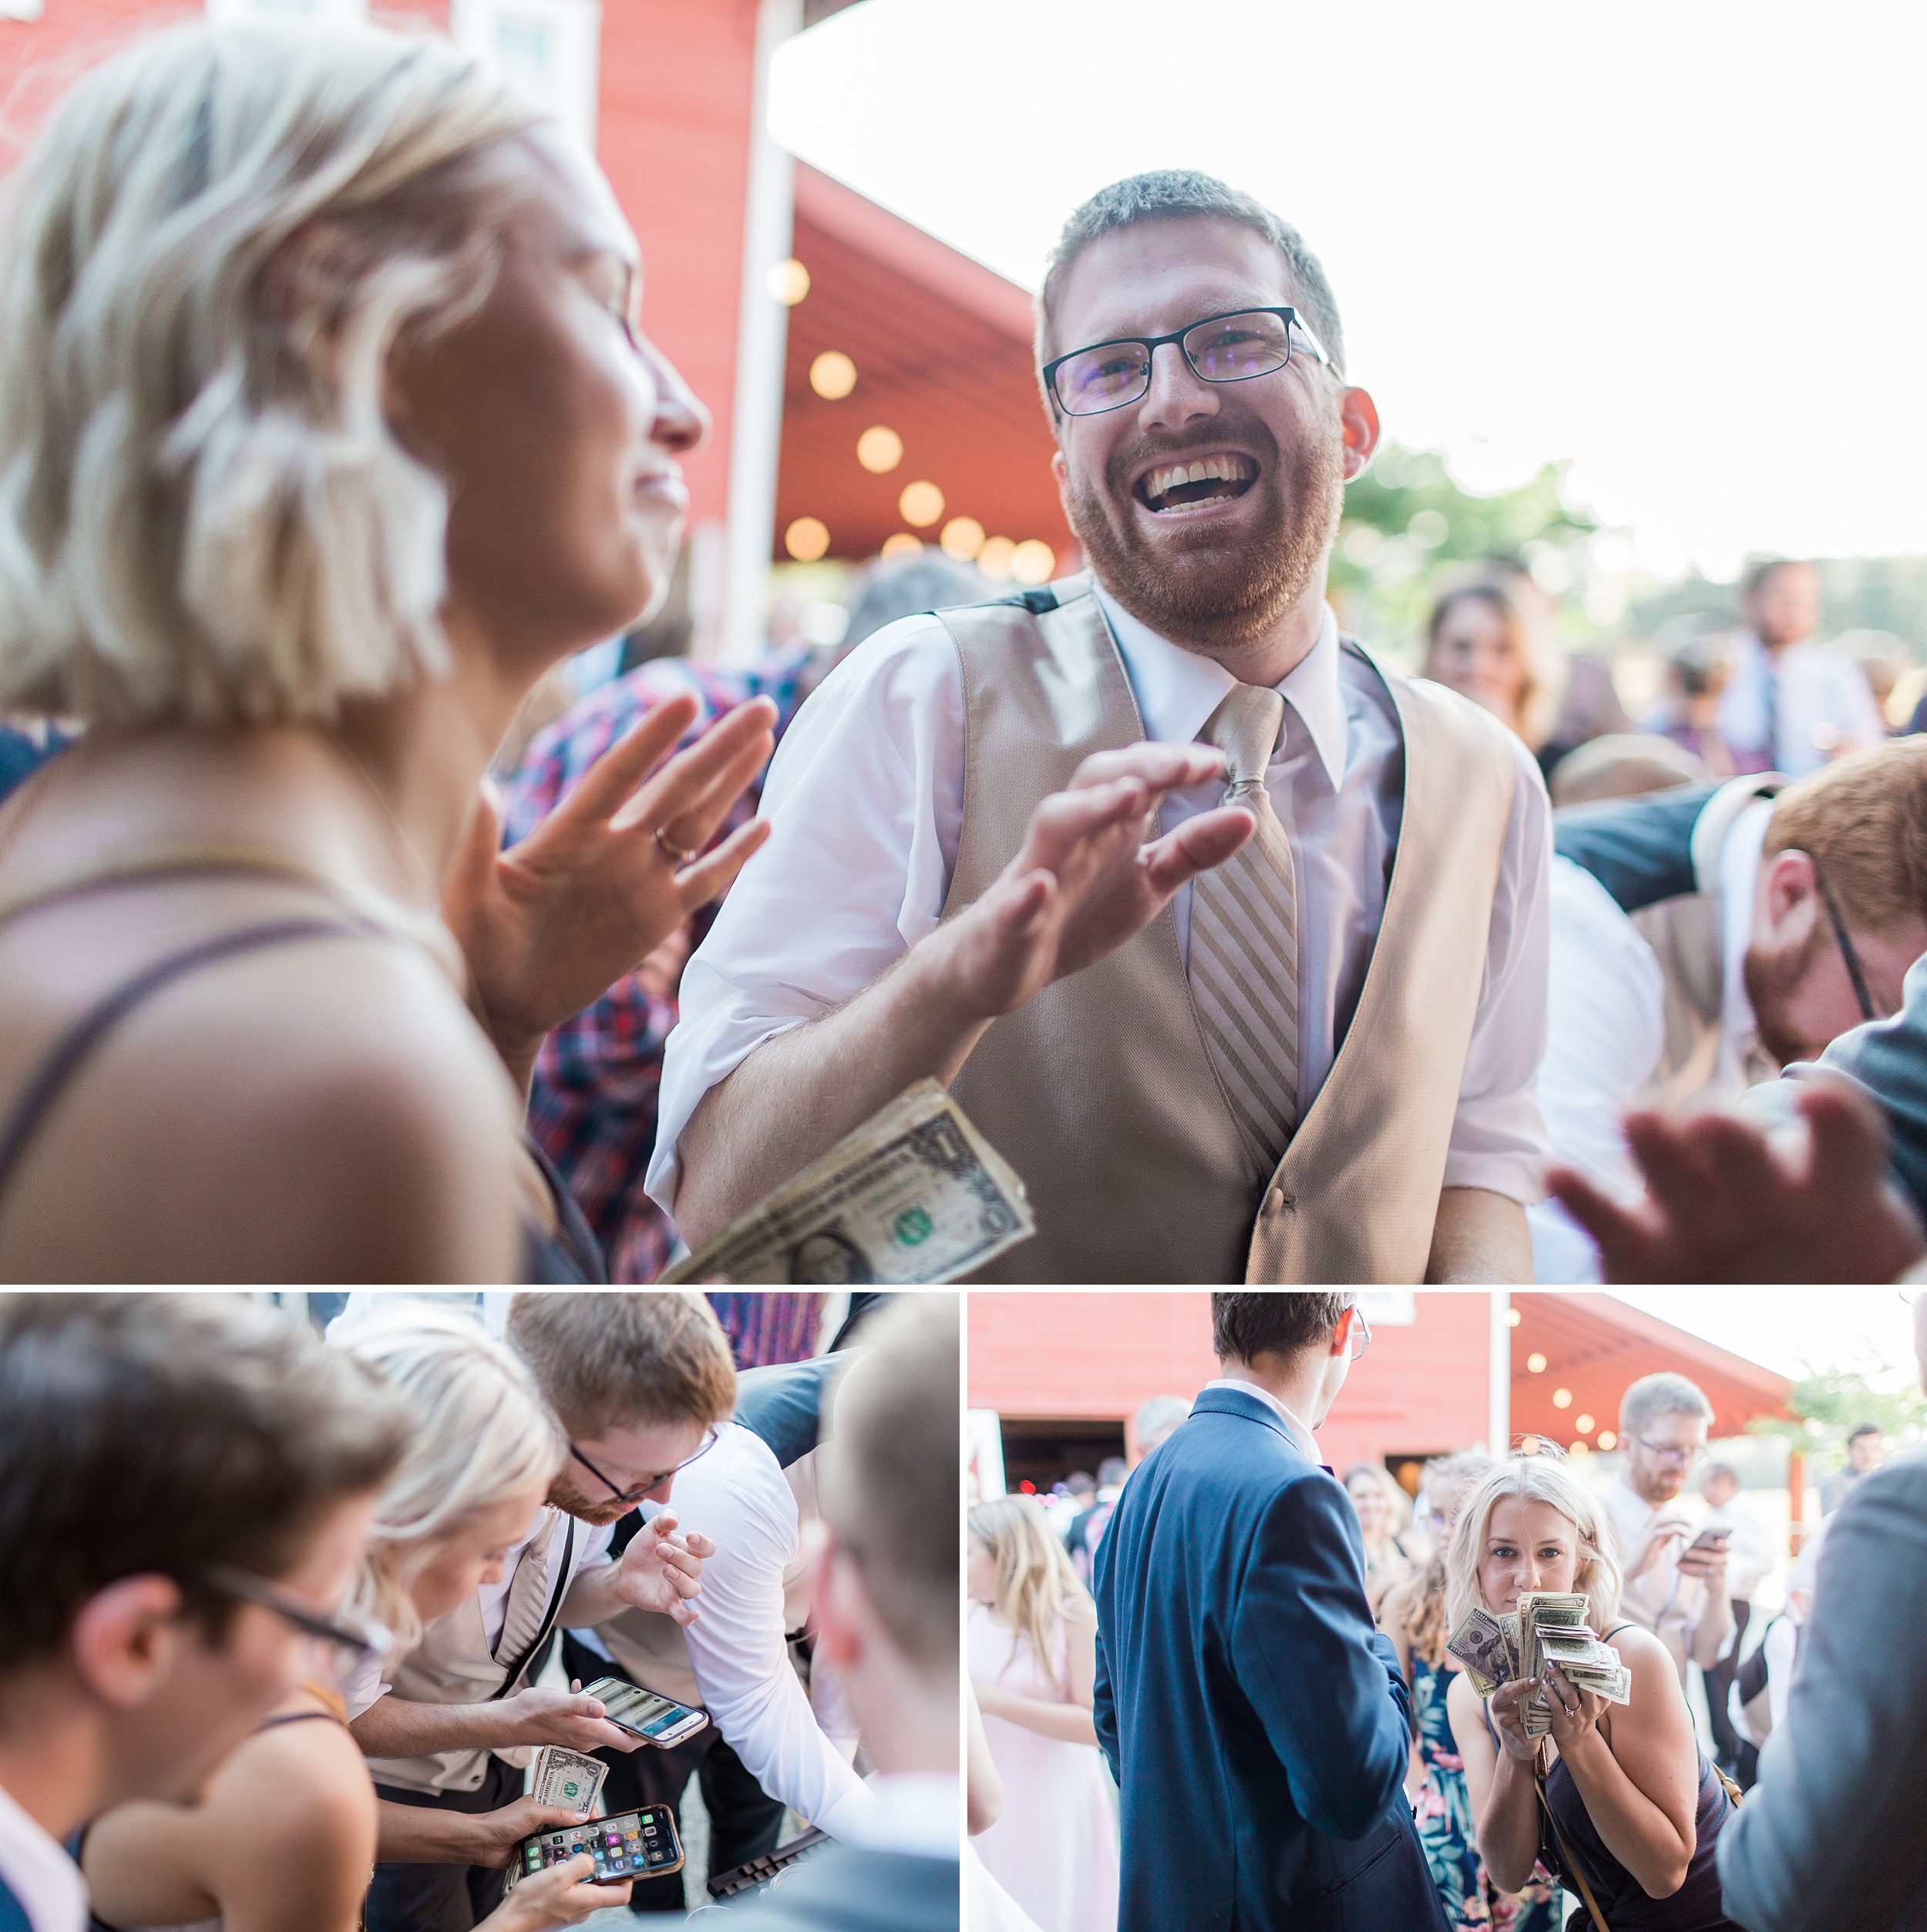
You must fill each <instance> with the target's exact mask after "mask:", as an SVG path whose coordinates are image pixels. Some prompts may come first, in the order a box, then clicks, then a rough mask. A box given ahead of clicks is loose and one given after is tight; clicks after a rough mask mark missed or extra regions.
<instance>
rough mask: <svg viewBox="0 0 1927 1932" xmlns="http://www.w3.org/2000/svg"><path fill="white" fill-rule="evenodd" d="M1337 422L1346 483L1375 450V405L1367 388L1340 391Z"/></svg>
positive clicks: (1376, 435) (1376, 445)
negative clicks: (1341, 442)
mask: <svg viewBox="0 0 1927 1932" xmlns="http://www.w3.org/2000/svg"><path fill="white" fill-rule="evenodd" d="M1338 420H1339V422H1340V425H1341V426H1342V427H1343V428H1344V435H1345V481H1346V482H1348V483H1349V482H1350V481H1351V479H1353V478H1354V476H1357V475H1360V474H1362V473H1363V472H1364V467H1365V465H1367V463H1368V462H1370V461H1371V459H1372V452H1373V451H1374V450H1375V449H1377V447H1378V438H1379V428H1378V405H1377V403H1375V402H1373V401H1372V399H1371V391H1370V390H1368V389H1352V388H1347V389H1344V390H1342V391H1340V394H1339V398H1338Z"/></svg>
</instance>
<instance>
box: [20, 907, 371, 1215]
mask: <svg viewBox="0 0 1927 1932" xmlns="http://www.w3.org/2000/svg"><path fill="white" fill-rule="evenodd" d="M392 938H394V935H393V934H392V933H391V932H388V930H387V929H385V928H384V927H382V926H376V925H374V924H373V923H372V922H369V921H368V920H365V919H355V918H351V917H348V916H345V915H342V916H335V917H332V918H321V917H312V916H311V917H308V918H304V919H274V920H272V921H270V922H267V923H266V924H264V925H261V926H243V927H241V928H240V929H239V930H238V931H236V932H218V933H216V934H215V935H214V937H213V938H211V939H197V940H196V941H195V942H194V943H193V945H192V946H183V947H182V948H181V949H180V950H179V951H178V952H176V953H168V954H166V956H164V957H163V958H161V959H156V961H154V963H153V964H152V965H151V966H145V967H143V969H141V970H140V972H138V973H136V974H135V975H134V976H133V978H132V979H124V980H123V981H122V982H121V983H120V984H119V986H116V987H114V988H113V990H112V991H110V992H109V993H105V994H103V996H101V997H100V998H99V999H98V1000H96V1001H95V1002H94V1003H93V1004H92V1006H89V1008H88V1009H87V1010H86V1012H85V1013H82V1015H81V1016H80V1017H79V1019H78V1020H76V1021H75V1022H74V1023H73V1024H72V1026H69V1028H68V1029H67V1030H66V1032H65V1033H62V1035H61V1036H60V1037H59V1039H58V1040H55V1043H54V1044H53V1046H52V1048H51V1050H49V1052H48V1053H46V1054H45V1057H43V1058H42V1060H41V1062H40V1064H39V1066H38V1067H35V1069H34V1071H33V1074H32V1078H30V1079H29V1080H28V1082H27V1084H26V1086H25V1088H23V1089H22V1092H21V1094H20V1097H19V1098H18V1100H16V1101H15V1103H14V1108H13V1112H12V1114H11V1116H9V1117H8V1120H7V1122H6V1124H5V1127H4V1128H0V1195H4V1194H5V1191H6V1186H7V1183H8V1181H10V1180H11V1179H12V1177H13V1171H14V1169H15V1168H17V1167H18V1165H19V1164H20V1161H21V1159H22V1156H24V1155H25V1153H26V1151H27V1147H28V1145H29V1143H30V1142H31V1141H32V1138H33V1137H34V1135H35V1133H37V1132H38V1131H39V1128H40V1126H41V1124H42V1121H45V1118H46V1117H47V1114H49V1111H50V1110H52V1107H53V1105H54V1103H55V1101H56V1100H59V1097H60V1096H61V1094H62V1092H63V1091H64V1090H66V1087H68V1086H69V1084H71V1083H72V1080H73V1079H74V1077H75V1076H76V1074H79V1071H80V1069H81V1067H82V1066H83V1065H84V1064H85V1063H86V1061H87V1060H88V1059H89V1057H90V1056H91V1055H92V1053H93V1051H94V1050H95V1049H96V1047H99V1045H100V1044H101V1043H102V1042H103V1040H106V1037H107V1036H108V1034H109V1033H112V1032H113V1030H114V1028H115V1027H116V1026H119V1024H120V1023H121V1022H122V1021H123V1020H125V1019H126V1017H127V1016H128V1015H129V1013H132V1012H133V1010H135V1009H136V1007H137V1006H143V1005H144V1004H145V1003H146V1002H147V1001H148V1000H151V999H153V997H154V996H155V995H156V994H157V993H161V992H163V991H165V990H166V988H167V987H169V986H172V985H173V984H174V983H176V982H177V980H180V979H187V977H188V976H190V974H193V973H198V972H199V971H200V969H202V968H203V966H217V965H218V964H220V963H221V962H222V961H223V960H225V959H237V958H239V957H240V956H242V955H244V954H245V953H259V952H261V951H264V949H266V948H267V947H269V946H291V945H293V944H295V943H296V942H298V941H300V940H302V939H392Z"/></svg>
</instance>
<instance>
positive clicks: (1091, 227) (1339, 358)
mask: <svg viewBox="0 0 1927 1932" xmlns="http://www.w3.org/2000/svg"><path fill="white" fill-rule="evenodd" d="M1185 215H1206V216H1212V217H1216V218H1217V219H1218V220H1222V221H1233V222H1236V223H1237V224H1238V226H1239V227H1241V228H1249V230H1251V231H1252V232H1253V234H1259V235H1263V237H1264V238H1265V240H1267V241H1268V242H1270V244H1271V245H1272V246H1273V247H1274V248H1276V250H1278V252H1279V254H1281V255H1283V257H1284V258H1285V266H1286V267H1287V268H1288V269H1290V271H1291V281H1292V292H1293V294H1294V295H1295V296H1296V300H1297V306H1298V307H1300V308H1301V309H1303V311H1304V313H1305V320H1306V321H1307V322H1309V323H1310V324H1311V327H1312V331H1313V334H1316V335H1317V338H1318V339H1319V341H1320V342H1321V343H1323V344H1324V349H1325V353H1326V354H1327V355H1328V356H1330V358H1331V363H1332V368H1333V370H1334V371H1338V372H1341V373H1342V371H1344V366H1345V329H1344V324H1343V323H1342V322H1341V321H1340V320H1339V319H1338V298H1337V296H1335V295H1334V294H1333V293H1332V290H1331V283H1330V281H1329V280H1328V279H1327V276H1326V274H1325V269H1324V264H1323V263H1322V262H1320V260H1319V259H1318V257H1317V256H1316V255H1314V254H1313V253H1312V252H1311V250H1310V249H1309V248H1307V247H1306V246H1305V238H1304V237H1303V235H1301V234H1299V232H1298V230H1296V228H1294V227H1292V225H1291V223H1290V222H1288V221H1283V220H1280V219H1279V217H1277V216H1276V215H1275V214H1273V213H1272V212H1271V210H1270V209H1269V208H1267V207H1266V206H1265V204H1264V203H1263V202H1262V201H1259V200H1257V199H1256V197H1253V196H1251V195H1248V194H1246V193H1244V192H1243V190H1240V189H1238V188H1233V187H1228V186H1226V184H1225V183H1223V182H1222V181H1220V180H1219V179H1218V178H1217V176H1216V175H1210V174H1202V173H1199V171H1198V170H1196V169H1195V168H1156V169H1154V170H1152V172H1151V173H1148V174H1133V175H1130V176H1126V178H1125V180H1122V181H1113V182H1112V183H1111V185H1110V186H1108V188H1100V189H1098V191H1097V193H1095V194H1094V195H1093V196H1091V199H1090V200H1088V201H1087V202H1085V203H1084V205H1083V206H1082V207H1080V208H1077V209H1074V210H1072V211H1071V218H1070V219H1069V220H1068V221H1066V222H1065V223H1064V230H1063V233H1062V234H1060V235H1059V236H1058V240H1057V246H1056V247H1054V248H1053V249H1052V250H1051V254H1050V257H1049V259H1048V260H1047V261H1046V262H1045V264H1044V287H1043V289H1042V290H1041V292H1040V293H1039V294H1038V296H1037V366H1038V368H1042V367H1043V366H1044V364H1045V363H1046V362H1048V361H1050V359H1051V351H1052V345H1053V338H1052V336H1051V318H1052V314H1053V312H1054V310H1055V307H1056V305H1057V298H1058V289H1059V288H1060V287H1061V286H1062V284H1063V281H1064V276H1065V275H1066V274H1067V273H1068V271H1069V270H1070V267H1071V264H1072V263H1073V262H1074V261H1075V260H1077V258H1078V256H1080V255H1081V254H1083V253H1084V251H1085V249H1087V248H1088V247H1090V245H1091V243H1092V242H1094V241H1095V240H1097V239H1098V237H1099V236H1101V235H1108V234H1111V233H1112V232H1113V231H1114V230H1117V229H1119V228H1128V227H1133V226H1135V224H1136V223H1138V222H1140V221H1169V220H1177V219H1178V218H1179V217H1182V216H1185ZM1050 400H1051V399H1050V398H1049V397H1048V396H1047V397H1046V398H1044V401H1045V403H1046V404H1047V405H1048V403H1049V402H1050Z"/></svg>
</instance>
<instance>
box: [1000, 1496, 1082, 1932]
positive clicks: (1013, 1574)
mask: <svg viewBox="0 0 1927 1932" xmlns="http://www.w3.org/2000/svg"><path fill="white" fill-rule="evenodd" d="M969 1523H970V1552H969V1559H968V1567H967V1570H966V1571H965V1584H966V1588H967V1590H968V1592H969V1595H970V1677H971V1679H972V1681H973V1682H974V1685H975V1686H976V1691H977V1703H978V1705H979V1706H980V1709H982V1711H983V1713H984V1731H985V1733H986V1735H987V1737H988V1739H989V1740H990V1755H991V1756H992V1758H993V1759H994V1760H995V1762H996V1766H997V1771H998V1772H999V1773H1000V1775H1001V1776H1002V1778H1003V1781H1004V1791H1005V1797H1004V1809H1003V1811H1002V1813H1001V1815H1000V1816H999V1817H998V1819H997V1822H996V1823H994V1824H993V1825H992V1826H990V1827H989V1828H988V1830H985V1831H984V1832H983V1833H981V1834H980V1836H978V1837H977V1841H976V1842H977V1851H978V1853H979V1856H981V1858H982V1859H983V1860H984V1864H985V1865H986V1866H987V1867H988V1868H989V1870H990V1873H991V1876H992V1877H994V1878H995V1879H996V1880H997V1882H998V1883H1000V1885H1002V1886H1003V1887H1004V1890H1006V1891H1007V1892H1008V1893H1010V1894H1011V1897H1012V1898H1014V1900H1016V1901H1017V1903H1018V1904H1019V1905H1020V1906H1021V1907H1023V1909H1024V1910H1025V1911H1026V1912H1027V1913H1028V1914H1030V1916H1031V1917H1032V1918H1033V1919H1034V1920H1036V1921H1037V1925H1038V1926H1039V1927H1040V1928H1041V1932H1115V1927H1116V1926H1117V1922H1118V1830H1117V1821H1116V1819H1115V1816H1114V1815H1113V1813H1112V1810H1111V1801H1110V1797H1109V1794H1108V1790H1107V1789H1106V1785H1107V1779H1106V1777H1105V1770H1104V1767H1103V1765H1102V1763H1101V1761H1100V1759H1099V1758H1098V1734H1097V1730H1096V1728H1095V1725H1094V1724H1093V1722H1092V1721H1091V1697H1092V1695H1093V1692H1094V1687H1095V1682H1096V1678H1097V1665H1098V1649H1097V1645H1098V1618H1097V1611H1096V1610H1095V1608H1094V1607H1093V1605H1092V1604H1091V1598H1090V1595H1089V1593H1088V1591H1086V1590H1085V1588H1084V1586H1083V1584H1081V1583H1080V1582H1079V1581H1078V1576H1077V1572H1076V1571H1074V1570H1073V1569H1072V1568H1071V1560H1070V1558H1069V1557H1068V1556H1066V1555H1065V1554H1064V1546H1063V1544H1061V1543H1060V1542H1059V1541H1058V1539H1057V1538H1056V1537H1054V1536H1053V1535H1052V1534H1051V1526H1050V1523H1049V1520H1048V1518H1047V1517H1045V1515H1044V1510H1043V1508H1042V1506H1041V1504H1038V1503H1037V1502H1036V1501H1034V1500H1033V1499H1032V1498H1031V1497H1027V1496H1005V1497H999V1498H998V1499H997V1500H995V1501H994V1502H990V1503H979V1504H977V1506H976V1507H974V1509H972V1510H971V1511H970V1517H969Z"/></svg>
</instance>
